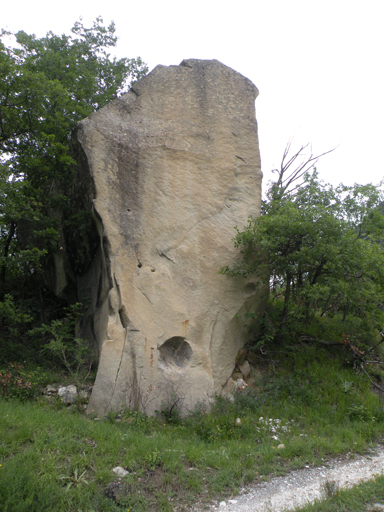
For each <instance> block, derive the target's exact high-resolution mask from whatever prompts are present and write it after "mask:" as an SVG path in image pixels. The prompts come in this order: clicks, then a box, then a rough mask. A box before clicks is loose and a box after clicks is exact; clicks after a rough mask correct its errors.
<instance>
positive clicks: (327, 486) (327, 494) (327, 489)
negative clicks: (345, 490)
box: [321, 480, 339, 499]
mask: <svg viewBox="0 0 384 512" xmlns="http://www.w3.org/2000/svg"><path fill="white" fill-rule="evenodd" d="M338 492H339V484H338V483H337V482H335V481H334V480H325V482H323V483H322V484H321V493H322V495H323V497H324V498H325V499H327V498H332V497H333V496H336V495H337V493H338Z"/></svg>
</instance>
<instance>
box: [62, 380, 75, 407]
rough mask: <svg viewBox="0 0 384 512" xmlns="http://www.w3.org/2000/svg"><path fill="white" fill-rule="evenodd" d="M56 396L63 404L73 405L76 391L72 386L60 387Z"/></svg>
mask: <svg viewBox="0 0 384 512" xmlns="http://www.w3.org/2000/svg"><path fill="white" fill-rule="evenodd" d="M57 394H58V395H59V397H60V398H61V400H62V402H63V403H64V404H73V403H74V402H76V400H77V389H76V386H74V385H73V384H70V385H69V386H63V387H60V388H59V390H58V392H57Z"/></svg>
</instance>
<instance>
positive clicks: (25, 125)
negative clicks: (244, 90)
mask: <svg viewBox="0 0 384 512" xmlns="http://www.w3.org/2000/svg"><path fill="white" fill-rule="evenodd" d="M9 35H10V34H9V33H7V32H5V31H4V30H3V31H2V32H1V34H0V306H1V303H3V301H4V300H6V304H7V307H5V306H4V308H3V309H1V307H0V313H1V312H3V313H2V315H0V336H7V338H8V339H9V337H11V338H12V337H13V338H20V337H21V331H20V329H19V327H20V325H19V326H18V328H17V329H16V331H15V330H13V331H12V333H13V334H12V336H11V332H10V330H9V328H10V321H9V319H10V316H9V315H8V316H7V315H5V313H4V311H8V310H9V308H10V307H11V305H12V307H14V308H15V311H14V315H13V317H14V318H16V317H17V318H21V316H20V314H18V313H16V310H17V311H19V310H21V311H22V312H23V314H28V315H29V316H31V315H32V317H33V318H35V319H36V321H37V318H39V321H45V320H47V318H46V316H47V314H48V317H49V313H47V309H49V308H48V306H47V304H46V303H45V301H46V297H45V296H44V294H46V293H48V292H46V290H45V287H44V282H43V279H42V278H43V276H44V269H45V267H46V262H47V258H49V256H50V254H52V253H54V252H57V251H58V250H59V240H60V232H61V230H62V222H63V219H62V217H61V214H59V213H58V212H65V211H66V207H67V203H68V199H67V196H66V194H65V191H66V190H68V187H69V186H70V184H71V182H72V179H73V168H74V160H73V156H72V155H71V153H70V151H69V147H70V138H71V131H72V129H73V128H74V127H75V125H76V123H77V122H78V121H79V120H81V119H83V118H85V117H87V116H88V115H89V114H91V113H92V112H93V111H95V110H97V109H99V108H101V107H103V106H104V105H106V104H107V103H108V102H110V101H111V100H113V99H114V98H116V97H118V96H119V95H120V94H121V93H123V92H124V91H127V89H128V87H129V85H130V83H131V82H132V81H136V80H138V79H139V78H140V77H142V76H143V75H145V74H146V73H147V71H148V69H147V67H146V65H145V64H144V63H143V62H142V61H141V59H140V58H139V57H138V58H135V59H128V58H124V59H116V58H114V57H111V55H110V54H109V53H108V52H109V50H110V49H111V48H113V47H114V46H115V45H116V42H117V36H116V35H115V25H114V23H111V24H110V25H109V26H108V27H106V26H104V24H103V20H102V18H100V17H99V18H97V19H96V20H95V22H94V23H93V25H92V27H90V28H87V27H85V26H84V25H83V23H82V21H81V20H80V21H78V22H76V23H75V24H74V27H73V28H72V30H71V34H70V35H65V34H63V35H61V36H59V35H55V34H53V33H52V32H49V33H48V34H47V35H46V36H45V37H42V38H37V37H36V36H35V35H28V34H26V33H25V32H23V31H20V32H17V33H16V34H14V38H15V42H16V44H15V45H14V47H10V46H6V45H5V43H4V41H5V40H6V39H5V37H4V36H9ZM69 221H70V219H69ZM5 297H7V299H5ZM53 302H54V299H53V296H51V297H50V299H49V303H53ZM4 304H5V303H4ZM56 306H57V304H56ZM56 306H54V307H56ZM52 307H53V306H52ZM41 312H42V313H41ZM11 324H12V322H11ZM12 325H13V324H12ZM15 332H16V334H15Z"/></svg>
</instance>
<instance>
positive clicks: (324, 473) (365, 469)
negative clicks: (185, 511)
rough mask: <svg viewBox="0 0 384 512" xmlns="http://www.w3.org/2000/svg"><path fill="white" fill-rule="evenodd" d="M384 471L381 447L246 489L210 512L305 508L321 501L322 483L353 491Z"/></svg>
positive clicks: (256, 511) (273, 510)
mask: <svg viewBox="0 0 384 512" xmlns="http://www.w3.org/2000/svg"><path fill="white" fill-rule="evenodd" d="M383 470H384V447H383V446H380V447H378V448H377V449H376V450H375V451H372V453H371V454H370V455H367V456H365V457H362V456H360V455H352V454H350V455H349V456H347V458H346V459H345V460H334V461H332V462H331V463H329V464H327V466H320V467H317V468H309V467H306V468H305V469H300V470H298V471H293V472H291V473H289V474H287V475H285V476H283V477H276V478H272V479H271V480H270V481H269V482H263V483H260V484H257V485H254V486H252V487H248V488H247V489H243V491H242V494H241V495H240V496H237V497H236V498H234V499H232V500H228V501H226V502H224V501H222V502H221V503H217V504H215V505H213V506H212V507H211V509H210V510H211V511H214V510H219V511H225V512H267V511H271V512H281V511H283V510H293V509H295V508H296V507H300V506H304V505H306V504H307V503H308V502H313V501H314V500H316V499H321V498H322V493H321V486H322V484H323V483H324V482H325V481H327V480H328V481H335V482H337V483H338V485H339V487H341V488H342V487H352V486H353V485H356V484H357V483H359V482H362V481H365V480H370V479H372V478H373V477H374V475H375V474H376V475H377V474H382V473H383Z"/></svg>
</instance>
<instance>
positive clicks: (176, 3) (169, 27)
mask: <svg viewBox="0 0 384 512" xmlns="http://www.w3.org/2000/svg"><path fill="white" fill-rule="evenodd" d="M98 15H101V16H102V17H103V18H104V22H105V23H107V24H109V22H110V21H112V20H114V21H115V23H116V28H117V34H118V36H119V42H118V46H117V52H116V53H117V56H119V57H137V56H141V57H142V59H143V60H144V61H145V62H147V63H148V65H149V68H150V69H152V68H154V67H155V66H156V65H157V64H164V65H171V64H179V63H180V62H181V61H182V60H183V59H186V58H198V59H218V60H220V61H221V62H223V63H224V64H226V65H228V66H230V67H231V68H233V69H235V70H236V71H238V72H240V73H242V74H243V75H245V76H246V77H248V78H249V79H251V80H252V81H253V83H254V84H255V85H256V86H257V87H258V89H259V91H260V95H259V97H258V98H257V100H256V116H257V120H258V124H259V139H260V151H261V159H262V170H263V172H264V176H265V183H266V181H267V180H268V179H270V177H271V173H270V170H271V169H272V168H274V167H277V166H278V165H279V163H280V160H281V156H282V153H283V150H284V147H285V146H286V144H287V142H288V141H289V140H290V139H292V138H293V146H294V147H298V146H300V145H304V144H306V143H311V144H312V148H313V152H314V153H321V152H324V151H327V150H328V149H331V148H333V147H336V146H338V147H337V149H336V150H335V151H334V152H333V153H332V154H330V155H328V156H325V157H323V159H321V160H320V162H319V164H318V166H317V167H318V170H319V172H320V177H322V178H323V179H324V180H325V181H327V182H331V183H333V184H335V185H336V184H338V183H340V182H343V183H345V184H353V183H354V182H357V183H368V182H373V183H377V182H379V181H380V180H381V179H382V178H383V177H384V164H383V158H382V155H381V151H382V150H381V148H382V146H383V141H384V122H383V120H384V100H383V98H384V94H383V93H384V69H383V50H384V30H383V17H384V16H383V15H384V4H383V2H382V0H364V2H362V1H356V0H355V1H354V0H348V1H346V0H321V1H320V0H248V1H245V0H237V1H236V2H233V1H228V0H227V1H225V0H224V1H223V0H220V1H218V0H204V1H203V0H195V1H194V2H183V1H181V0H162V1H161V0H141V1H129V0H128V1H125V2H124V3H120V2H107V1H105V0H103V1H99V0H92V1H90V0H76V1H75V0H66V2H57V3H52V1H51V0H33V1H31V0H19V1H18V2H15V3H13V2H6V3H4V5H2V7H1V11H0V28H7V29H9V30H11V31H18V30H25V31H26V32H28V33H34V34H36V35H37V36H43V35H45V34H46V32H47V31H49V30H52V31H53V32H54V33H57V34H61V33H63V32H64V33H69V32H70V29H71V27H72V26H73V23H74V22H75V21H76V20H78V19H79V17H80V16H82V17H83V20H84V24H85V25H89V26H90V25H91V23H92V21H93V20H94V19H95V18H96V16H98Z"/></svg>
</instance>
